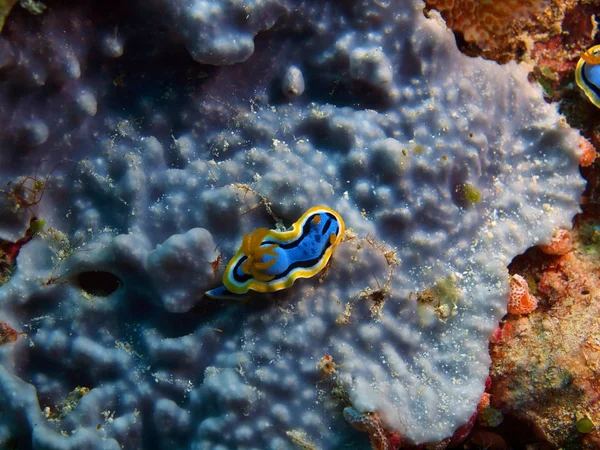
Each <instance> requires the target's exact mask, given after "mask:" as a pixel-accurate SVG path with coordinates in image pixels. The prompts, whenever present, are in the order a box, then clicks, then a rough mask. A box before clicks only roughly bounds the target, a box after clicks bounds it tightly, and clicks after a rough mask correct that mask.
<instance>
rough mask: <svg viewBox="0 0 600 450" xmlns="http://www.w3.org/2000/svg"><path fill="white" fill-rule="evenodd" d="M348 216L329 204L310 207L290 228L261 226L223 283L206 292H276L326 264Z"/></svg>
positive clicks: (222, 295)
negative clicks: (277, 229)
mask: <svg viewBox="0 0 600 450" xmlns="http://www.w3.org/2000/svg"><path fill="white" fill-rule="evenodd" d="M344 230H345V225H344V220H343V219H342V217H341V216H340V215H339V214H338V213H337V212H335V211H334V210H332V209H331V208H328V207H326V206H315V207H313V208H310V209H309V210H308V211H306V212H305V213H304V214H303V215H302V217H300V219H298V221H297V222H295V223H294V224H293V225H292V228H291V229H290V230H288V231H276V230H269V229H267V228H258V229H256V230H254V231H253V232H251V233H248V234H246V235H245V236H244V240H243V241H242V245H241V246H240V248H239V250H238V251H237V252H236V254H235V255H234V256H233V258H231V261H229V264H227V267H226V268H225V273H224V274H223V284H224V285H225V286H220V287H218V288H216V289H212V290H210V291H208V292H206V295H207V296H209V297H211V298H244V295H243V294H246V293H247V292H248V291H256V292H275V291H279V290H281V289H286V288H289V287H290V286H291V285H292V284H294V282H295V281H296V279H298V278H310V277H312V276H314V275H316V274H318V273H319V272H320V271H321V270H323V269H324V268H325V266H326V265H327V262H328V261H329V259H330V258H331V254H332V253H333V250H334V249H335V247H336V246H337V245H338V244H339V243H340V241H341V240H342V237H343V236H344Z"/></svg>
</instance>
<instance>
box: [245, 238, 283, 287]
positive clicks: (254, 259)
mask: <svg viewBox="0 0 600 450" xmlns="http://www.w3.org/2000/svg"><path fill="white" fill-rule="evenodd" d="M267 234H269V230H268V229H267V228H257V229H256V230H254V231H253V232H252V233H247V234H246V235H245V236H244V240H243V241H242V248H241V250H242V252H243V253H244V254H245V255H246V256H247V257H248V259H247V260H246V262H244V264H242V271H243V272H244V273H245V274H248V275H252V277H253V278H255V279H257V280H259V281H270V280H272V279H273V278H275V276H274V275H266V274H265V273H264V271H265V270H267V269H268V268H269V267H271V266H272V265H273V264H275V262H276V261H277V253H275V252H274V251H273V250H274V249H275V247H277V244H271V245H267V246H265V247H261V246H260V244H262V241H263V239H264V238H265V237H266V236H267ZM266 255H269V256H272V258H271V259H270V260H269V261H267V262H265V261H263V258H264V257H265V256H266Z"/></svg>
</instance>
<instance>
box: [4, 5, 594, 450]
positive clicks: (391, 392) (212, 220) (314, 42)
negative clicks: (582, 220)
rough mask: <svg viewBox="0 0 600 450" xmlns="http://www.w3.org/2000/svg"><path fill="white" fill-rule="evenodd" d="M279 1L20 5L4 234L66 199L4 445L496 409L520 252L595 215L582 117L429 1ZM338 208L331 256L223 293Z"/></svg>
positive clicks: (249, 433)
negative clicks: (292, 232)
mask: <svg viewBox="0 0 600 450" xmlns="http://www.w3.org/2000/svg"><path fill="white" fill-rule="evenodd" d="M274 5H275V2H262V1H256V2H252V1H248V2H243V5H242V3H240V2H233V1H231V2H230V1H220V2H203V1H196V2H185V3H184V2H162V1H158V0H156V1H153V2H148V4H146V2H144V3H143V4H142V3H140V4H133V3H132V2H115V3H112V4H111V7H110V8H107V7H106V6H105V5H102V6H99V4H98V3H96V2H90V4H86V3H84V2H76V3H75V2H73V3H72V4H69V2H61V3H60V4H56V5H53V7H52V8H48V10H47V11H45V12H44V13H43V14H41V15H38V16H32V15H30V14H29V13H27V12H25V11H22V10H20V9H17V10H13V12H12V13H11V16H10V17H9V19H8V21H7V23H6V26H5V29H4V30H3V34H2V36H1V37H0V58H1V64H0V71H1V72H2V76H3V78H2V79H3V83H2V84H1V85H0V117H1V119H2V123H3V124H4V125H3V127H2V129H1V130H0V143H1V145H2V151H1V152H0V166H1V167H2V171H1V173H0V189H1V192H0V194H1V195H0V202H1V204H0V238H1V239H3V240H4V241H6V242H17V241H18V240H19V239H20V238H22V236H23V235H24V234H25V232H26V230H27V229H28V227H29V226H30V220H31V218H32V217H37V218H38V220H44V221H45V222H43V224H44V226H43V228H42V227H41V225H40V224H41V222H38V226H37V228H42V229H40V230H36V233H35V236H33V235H32V239H31V240H29V241H28V242H27V243H26V244H25V245H23V246H22V248H21V249H20V251H19V253H18V256H17V258H16V265H15V266H14V267H12V270H11V273H10V277H9V278H8V281H7V282H6V283H5V284H4V285H3V286H2V287H0V321H1V322H3V323H4V324H6V326H7V327H10V329H13V330H14V331H15V332H21V333H24V334H18V335H17V339H16V341H14V342H13V341H12V340H11V341H10V342H7V343H5V344H4V345H2V346H1V347H0V362H1V363H2V367H0V405H1V406H2V409H3V414H1V415H0V443H2V445H5V446H7V447H9V448H10V446H13V447H17V448H35V449H48V448H52V449H81V448H91V449H117V448H128V449H129V448H148V449H149V448H153V449H154V448H161V449H163V448H164V449H177V448H182V449H183V448H192V449H219V450H222V449H288V448H289V449H291V448H297V447H298V446H304V448H311V446H313V447H317V448H327V449H329V448H336V447H339V446H343V445H346V444H348V442H352V441H355V442H358V444H357V446H359V447H360V446H362V447H363V448H364V447H365V446H368V445H369V441H368V439H369V437H368V436H366V435H363V434H361V433H360V432H359V431H356V430H354V428H353V427H352V425H353V423H349V422H353V421H354V422H356V421H355V420H354V418H357V417H358V418H376V421H375V422H372V424H374V423H376V426H374V425H373V426H371V425H370V426H369V429H368V430H366V432H367V433H369V434H370V437H371V439H372V441H373V438H374V432H373V431H374V430H375V431H377V433H381V434H382V436H384V437H385V441H384V440H383V439H379V438H378V440H377V442H385V445H395V444H394V443H398V442H407V443H411V442H412V443H419V442H425V441H436V440H440V439H443V438H446V437H447V436H450V435H451V434H452V433H453V432H454V430H456V429H457V428H458V427H460V426H461V425H463V424H465V423H467V422H468V421H469V419H470V418H471V417H472V415H473V413H474V412H475V411H476V408H477V404H478V402H479V400H480V397H481V394H482V392H483V390H484V383H485V379H486V376H487V374H488V366H489V362H490V359H489V355H488V338H489V335H490V334H491V332H492V331H493V330H494V328H495V326H496V325H497V322H498V320H499V319H500V318H501V317H502V316H503V315H504V314H505V312H506V295H507V293H508V285H509V276H508V273H507V270H506V264H507V263H508V262H509V261H510V260H511V259H512V258H513V257H514V256H515V255H516V254H519V253H521V252H523V251H524V250H525V249H526V248H527V247H529V246H531V245H534V244H541V243H543V244H549V243H550V238H551V237H552V233H553V231H554V230H555V229H557V228H558V227H561V226H563V227H567V226H568V225H569V223H570V220H571V217H572V216H573V214H574V213H575V212H576V211H577V210H578V198H579V195H580V193H581V190H582V187H583V183H582V180H581V178H580V176H579V173H578V166H577V163H578V159H579V155H578V143H579V137H578V134H577V133H576V132H575V131H573V130H572V129H570V128H569V127H568V126H567V125H566V124H565V123H564V120H563V119H562V118H561V117H560V116H559V115H558V114H557V113H556V111H555V109H554V108H553V107H552V106H549V105H547V104H546V103H545V102H544V101H543V98H542V93H541V90H540V89H539V87H537V86H535V85H531V84H530V83H529V82H528V80H527V76H526V74H525V72H524V71H523V70H522V69H521V68H520V67H518V66H517V65H516V64H514V63H513V64H508V65H506V66H499V65H497V64H495V63H494V62H490V61H484V60H482V59H471V58H469V57H467V56H464V55H462V54H461V53H460V52H459V51H458V49H457V48H456V45H455V42H454V37H453V36H452V34H451V32H449V31H448V30H447V29H446V28H445V26H444V24H443V22H442V21H441V19H440V18H439V17H437V16H436V15H435V14H432V16H433V18H432V19H428V18H426V17H425V16H424V15H423V11H422V10H423V6H424V5H423V4H422V3H420V2H418V1H406V2H382V1H373V2H370V1H367V0H364V1H356V2H352V3H347V2H335V1H332V2H323V1H307V2H303V4H302V7H301V8H294V7H293V6H294V5H292V4H291V2H290V3H285V2H277V6H274ZM149 24H152V25H149ZM157 24H159V25H157ZM161 24H162V25H161ZM188 50H189V51H188ZM207 63H210V64H213V65H209V64H207ZM233 63H237V64H233ZM217 64H223V65H220V66H219V65H217ZM315 205H326V206H329V207H331V208H333V209H335V210H336V211H338V212H339V213H340V214H341V216H342V217H343V219H344V221H345V223H346V226H347V227H348V228H349V230H347V232H346V236H345V240H344V241H343V242H342V243H340V245H339V246H338V247H337V248H336V251H335V253H334V255H333V258H332V260H331V264H330V266H329V267H328V268H326V270H325V271H324V272H323V273H322V274H321V275H320V276H318V277H314V278H312V279H310V280H298V282H297V283H295V284H294V286H293V288H290V289H287V290H283V291H281V292H279V293H276V294H273V295H270V296H265V295H263V296H261V295H257V296H255V297H254V298H252V299H250V300H248V301H247V302H245V303H235V302H223V301H211V300H209V299H207V298H206V297H204V296H203V292H204V291H206V290H208V289H211V288H214V287H216V286H217V285H219V284H221V276H222V269H223V264H224V263H225V262H226V261H227V260H228V259H229V258H230V257H231V256H232V255H233V254H234V253H235V251H236V249H237V248H239V246H240V243H241V242H242V239H243V237H244V235H245V234H247V233H251V232H252V231H253V230H255V229H257V228H261V227H264V228H278V229H282V228H284V227H285V226H289V225H290V224H292V223H294V222H295V221H296V220H297V219H298V218H299V217H300V216H301V214H302V213H303V212H304V211H306V210H307V209H308V208H310V207H311V206H315ZM327 355H329V356H330V357H331V359H332V361H335V366H332V365H329V366H328V367H329V369H328V370H327V372H330V373H329V375H327V374H326V373H324V369H323V367H321V368H319V367H320V366H319V362H321V361H323V358H324V357H325V356H327ZM331 373H334V374H335V377H332V376H331ZM345 408H351V410H350V409H345ZM344 410H346V414H344ZM348 411H351V412H352V414H350V415H349V414H348ZM348 418H350V420H349V421H348V420H347V419H348ZM361 420H362V419H361ZM354 425H356V423H354ZM84 443H85V446H86V447H83V445H84ZM378 445H379V444H378ZM382 445H383V444H382Z"/></svg>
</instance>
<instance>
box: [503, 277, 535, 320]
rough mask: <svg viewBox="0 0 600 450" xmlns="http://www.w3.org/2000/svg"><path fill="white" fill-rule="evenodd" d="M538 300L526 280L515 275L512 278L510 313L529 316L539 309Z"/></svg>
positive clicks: (509, 302)
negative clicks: (530, 290)
mask: <svg viewBox="0 0 600 450" xmlns="http://www.w3.org/2000/svg"><path fill="white" fill-rule="evenodd" d="M537 304H538V302H537V299H536V298H535V297H534V296H533V295H531V293H530V292H529V285H528V284H527V281H526V280H525V278H523V277H522V276H521V275H518V274H515V275H513V276H512V277H510V292H509V295H508V312H509V313H511V314H529V313H530V312H532V311H533V310H535V308H537Z"/></svg>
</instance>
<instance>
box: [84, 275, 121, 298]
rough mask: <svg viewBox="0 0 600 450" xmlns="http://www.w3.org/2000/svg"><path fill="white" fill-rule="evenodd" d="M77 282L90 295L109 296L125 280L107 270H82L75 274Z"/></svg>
mask: <svg viewBox="0 0 600 450" xmlns="http://www.w3.org/2000/svg"><path fill="white" fill-rule="evenodd" d="M75 281H76V284H77V285H78V286H79V287H80V288H81V289H83V290H84V291H85V292H87V293H88V294H90V295H95V296H96V297H108V296H109V295H111V294H112V293H113V292H115V291H116V290H117V289H118V288H119V286H120V285H121V284H123V282H122V281H121V279H120V278H119V277H117V276H116V275H114V274H112V273H110V272H105V271H100V270H98V271H89V272H81V273H79V274H77V275H76V276H75Z"/></svg>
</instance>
